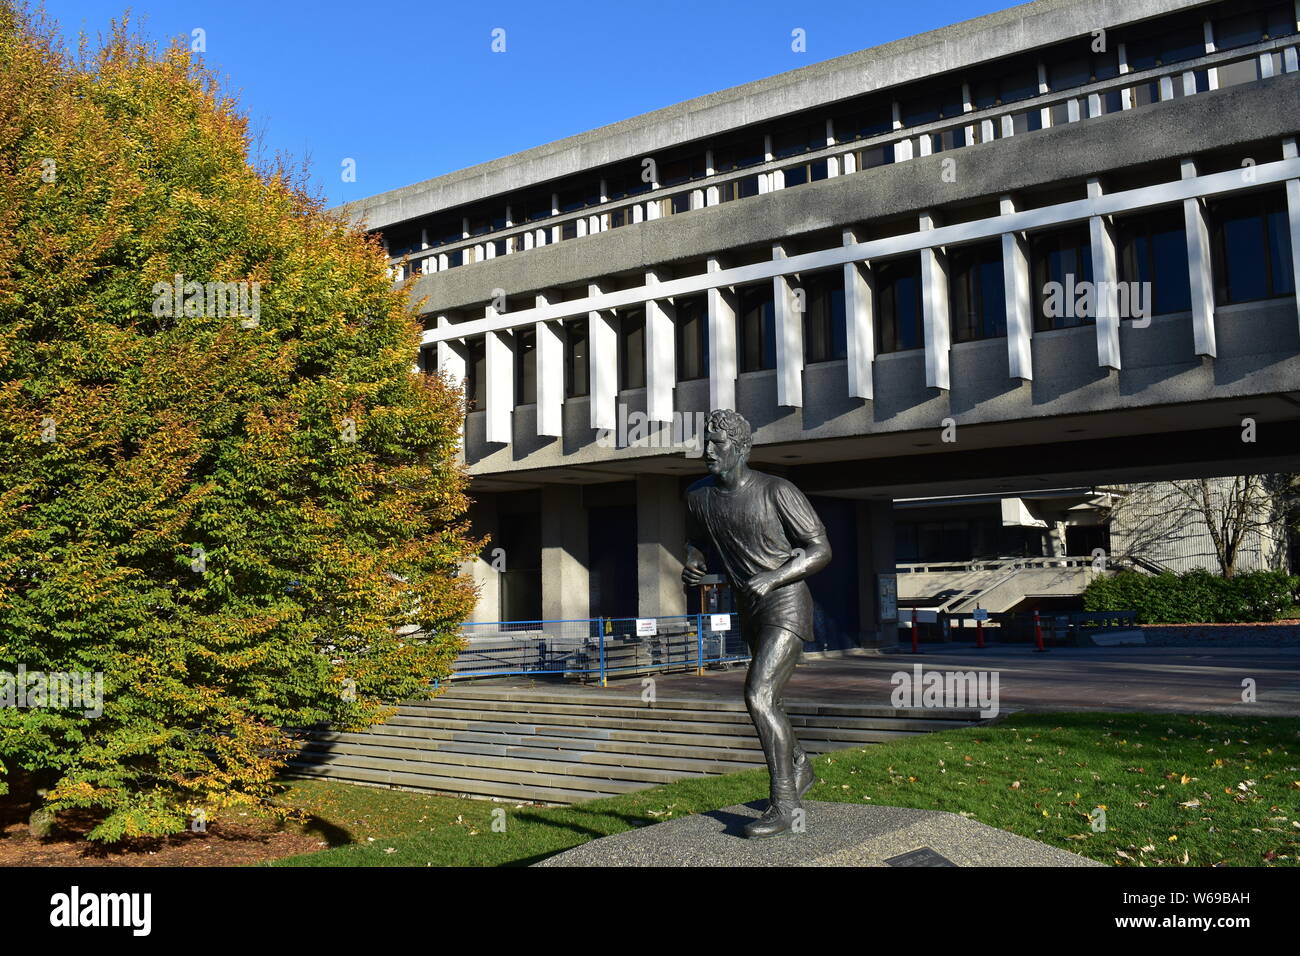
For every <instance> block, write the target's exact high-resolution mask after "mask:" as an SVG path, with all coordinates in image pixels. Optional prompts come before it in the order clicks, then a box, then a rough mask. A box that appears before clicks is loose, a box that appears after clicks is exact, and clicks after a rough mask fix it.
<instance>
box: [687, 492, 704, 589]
mask: <svg viewBox="0 0 1300 956" xmlns="http://www.w3.org/2000/svg"><path fill="white" fill-rule="evenodd" d="M704 547H705V544H704V537H703V531H702V529H701V528H700V526H699V522H698V521H696V519H695V515H694V514H693V513H692V511H691V509H690V507H689V505H688V506H687V508H686V564H685V565H683V567H682V583H683V584H685V585H686V586H687V587H692V588H693V587H695V586H696V585H698V584H699V583H700V581H701V580H702V579H703V578H704V575H705V574H707V573H708V571H709V563H708V559H707V558H705V556H704Z"/></svg>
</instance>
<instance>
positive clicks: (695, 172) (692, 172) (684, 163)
mask: <svg viewBox="0 0 1300 956" xmlns="http://www.w3.org/2000/svg"><path fill="white" fill-rule="evenodd" d="M706 172H707V167H706V166H705V164H704V154H703V153H700V154H698V155H696V156H687V157H685V158H679V159H672V160H669V161H667V162H665V163H663V164H661V165H660V166H659V185H660V186H677V185H680V184H681V183H687V182H690V181H691V180H692V179H703V178H704V176H705V173H706Z"/></svg>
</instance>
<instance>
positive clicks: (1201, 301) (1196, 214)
mask: <svg viewBox="0 0 1300 956" xmlns="http://www.w3.org/2000/svg"><path fill="white" fill-rule="evenodd" d="M1182 170H1183V178H1184V179H1191V178H1192V177H1194V176H1195V175H1196V162H1195V161H1194V160H1191V159H1184V160H1183V161H1182ZM1183 224H1184V226H1185V228H1186V230H1187V268H1188V270H1189V272H1190V279H1191V291H1192V334H1193V337H1194V339H1195V342H1196V354H1197V355H1208V356H1210V357H1211V358H1213V357H1214V356H1215V355H1217V354H1218V351H1217V349H1216V347H1215V341H1214V273H1213V271H1212V267H1211V258H1210V223H1209V220H1208V218H1207V216H1206V213H1205V204H1204V203H1203V202H1202V201H1201V200H1200V199H1198V198H1195V197H1193V198H1191V199H1184V200H1183Z"/></svg>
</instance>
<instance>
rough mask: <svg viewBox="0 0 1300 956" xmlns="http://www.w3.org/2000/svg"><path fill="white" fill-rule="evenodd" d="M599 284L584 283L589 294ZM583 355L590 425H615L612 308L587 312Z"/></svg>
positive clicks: (597, 291)
mask: <svg viewBox="0 0 1300 956" xmlns="http://www.w3.org/2000/svg"><path fill="white" fill-rule="evenodd" d="M600 292H601V289H600V286H599V285H597V284H596V283H594V282H593V283H591V284H590V285H588V286H587V294H588V295H589V296H596V295H600ZM587 355H588V358H589V360H590V368H591V374H590V381H591V427H592V428H617V427H618V332H617V330H616V329H615V327H614V312H613V310H612V309H602V310H599V311H592V312H588V313H587Z"/></svg>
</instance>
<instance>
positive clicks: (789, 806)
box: [745, 803, 798, 840]
mask: <svg viewBox="0 0 1300 956" xmlns="http://www.w3.org/2000/svg"><path fill="white" fill-rule="evenodd" d="M797 809H798V804H795V803H773V804H770V805H769V806H768V808H767V810H766V811H764V813H763V815H762V816H761V817H759V818H758V819H757V820H753V821H751V822H750V823H747V824H745V836H746V837H748V838H749V839H751V840H754V839H758V838H760V837H770V836H777V835H778V834H781V833H789V832H790V831H791V830H792V829H793V828H794V819H795V814H794V811H795V810H797Z"/></svg>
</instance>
